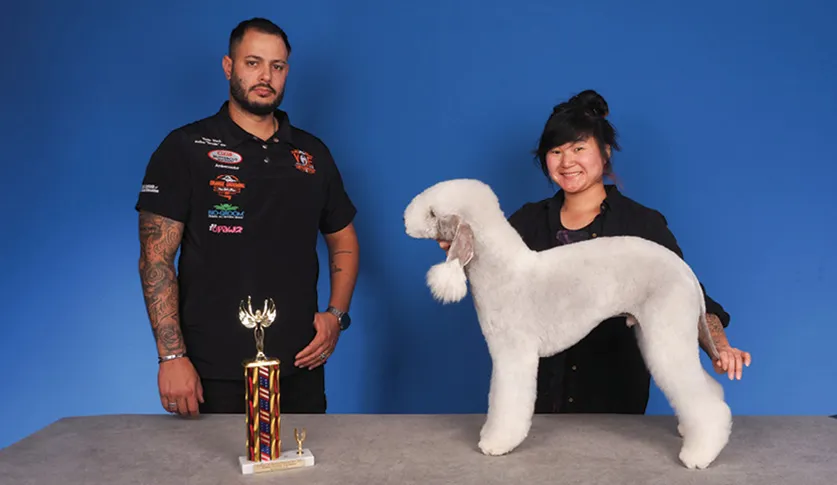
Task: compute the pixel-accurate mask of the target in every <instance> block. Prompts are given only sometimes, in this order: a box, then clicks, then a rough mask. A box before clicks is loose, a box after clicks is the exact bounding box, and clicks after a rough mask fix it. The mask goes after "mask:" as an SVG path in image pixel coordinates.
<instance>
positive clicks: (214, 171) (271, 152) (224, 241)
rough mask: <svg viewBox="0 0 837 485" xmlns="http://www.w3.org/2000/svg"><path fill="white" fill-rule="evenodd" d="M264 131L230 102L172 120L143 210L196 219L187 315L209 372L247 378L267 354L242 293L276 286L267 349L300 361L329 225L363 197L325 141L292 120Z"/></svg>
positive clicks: (196, 356) (186, 326) (182, 267)
mask: <svg viewBox="0 0 837 485" xmlns="http://www.w3.org/2000/svg"><path fill="white" fill-rule="evenodd" d="M275 116H276V118H277V120H278V121H279V129H278V130H277V131H276V133H275V134H274V136H272V137H270V138H269V139H268V140H266V141H263V140H261V139H258V138H257V137H255V136H253V135H251V134H249V133H247V132H246V131H244V130H243V129H242V128H241V127H239V126H238V125H237V124H235V123H234V122H233V120H232V119H231V118H230V116H229V113H228V103H224V104H223V106H222V107H221V109H220V110H219V111H218V112H217V113H216V114H215V115H213V116H210V117H208V118H204V119H202V120H199V121H196V122H193V123H190V124H188V125H185V126H182V127H179V128H177V129H175V130H173V131H172V132H170V133H169V134H168V135H167V136H166V137H165V139H164V140H163V141H162V143H161V144H160V145H159V147H158V148H157V149H156V151H155V152H154V153H153V155H152V156H151V159H150V161H149V163H148V166H147V169H146V172H145V177H144V179H143V182H142V189H141V191H140V194H139V199H138V202H137V204H136V209H137V210H144V211H149V212H153V213H156V214H159V215H162V216H165V217H168V218H171V219H174V220H176V221H180V222H183V223H184V224H185V230H184V235H183V240H182V245H181V248H180V259H179V261H178V272H179V295H180V320H181V328H182V331H183V336H184V340H185V343H186V347H187V352H188V354H189V356H190V359H191V360H192V362H193V363H194V365H195V367H196V369H197V370H198V373H199V374H200V375H201V377H203V378H224V379H240V378H242V376H243V373H244V371H243V368H242V362H243V361H244V360H246V359H250V358H252V357H254V356H255V355H256V347H255V339H254V336H253V331H252V330H248V329H246V328H244V326H243V325H241V323H240V322H239V318H238V307H239V302H240V301H241V300H244V299H246V298H247V296H248V295H249V296H251V297H252V302H253V310H256V309H257V308H262V307H263V305H264V301H265V299H267V298H273V300H274V302H275V304H276V309H277V316H276V320H275V321H274V322H273V324H272V325H271V326H270V327H269V328H267V330H266V331H265V338H264V342H265V353H266V354H267V355H268V356H270V357H274V358H278V359H280V360H281V361H282V366H281V372H282V373H283V375H287V374H290V373H292V372H293V371H294V370H295V369H294V367H293V362H294V355H295V354H296V353H297V352H299V351H300V350H302V348H304V347H305V346H306V345H308V343H309V342H310V341H311V339H313V338H314V335H315V329H314V327H313V323H312V322H313V317H314V313H315V312H316V311H317V310H318V296H317V280H318V276H319V261H318V258H317V252H316V246H317V240H318V235H319V233H324V234H327V233H332V232H335V231H337V230H340V229H342V228H344V227H346V226H347V225H348V224H349V223H350V222H351V221H352V220H353V218H354V216H355V213H356V209H355V206H354V205H353V204H352V201H351V199H350V198H349V196H348V195H347V193H346V191H345V189H344V187H343V182H342V179H341V176H340V172H339V171H338V169H337V166H336V164H335V162H334V160H333V159H332V156H331V153H330V152H329V150H328V148H327V147H326V145H325V144H324V143H323V142H322V141H321V140H319V139H318V138H317V137H315V136H313V135H311V134H310V133H307V132H305V131H303V130H301V129H299V128H296V127H294V126H293V125H291V124H290V120H289V118H288V116H287V114H286V113H284V112H282V111H280V110H277V111H276V112H275Z"/></svg>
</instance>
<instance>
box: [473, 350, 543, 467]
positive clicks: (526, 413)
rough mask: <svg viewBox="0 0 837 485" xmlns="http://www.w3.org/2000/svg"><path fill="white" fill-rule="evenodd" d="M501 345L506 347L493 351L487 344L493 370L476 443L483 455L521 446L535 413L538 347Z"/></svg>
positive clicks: (499, 452) (501, 452) (496, 453)
mask: <svg viewBox="0 0 837 485" xmlns="http://www.w3.org/2000/svg"><path fill="white" fill-rule="evenodd" d="M501 338H502V337H501ZM502 343H503V344H506V345H503V346H499V345H498V346H495V347H493V348H492V346H491V344H489V349H490V351H491V352H490V353H491V359H492V370H491V385H490V390H489V395H488V415H487V417H486V421H485V424H484V425H483V427H482V430H481V431H480V441H479V448H480V450H481V451H482V452H483V453H484V454H486V455H502V454H505V453H508V452H510V451H512V450H513V449H514V448H516V447H517V446H518V445H519V444H520V443H522V442H523V440H524V439H526V436H527V435H528V434H529V428H530V427H531V425H532V415H533V414H534V412H535V398H536V394H537V379H538V363H539V357H538V353H537V347H536V345H534V344H532V345H515V344H511V343H510V341H509V340H503V341H502Z"/></svg>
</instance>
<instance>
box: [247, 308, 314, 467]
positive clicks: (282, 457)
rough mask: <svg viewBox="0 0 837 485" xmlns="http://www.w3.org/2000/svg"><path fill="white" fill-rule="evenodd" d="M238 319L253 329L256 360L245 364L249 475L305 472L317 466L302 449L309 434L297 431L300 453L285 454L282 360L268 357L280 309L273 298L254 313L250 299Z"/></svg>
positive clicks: (290, 451)
mask: <svg viewBox="0 0 837 485" xmlns="http://www.w3.org/2000/svg"><path fill="white" fill-rule="evenodd" d="M238 319H239V320H240V321H241V324H242V325H244V327H245V328H248V329H253V333H254V336H255V338H256V357H255V358H254V359H252V360H248V361H245V362H244V381H245V382H244V386H245V398H244V399H245V404H246V407H247V409H246V412H245V420H246V424H247V440H246V444H247V455H246V456H241V457H239V462H240V464H241V472H242V473H243V474H245V475H249V474H253V473H261V472H266V471H273V470H285V469H290V468H301V467H306V466H312V465H313V464H314V455H313V454H311V451H310V450H307V449H303V448H302V441H303V440H304V439H305V431H304V430H303V432H302V433H301V434H300V433H299V432H297V430H294V438H295V439H296V441H297V450H295V451H293V450H289V451H286V452H283V451H282V439H281V436H280V431H281V425H280V421H281V413H280V411H279V364H280V362H279V360H278V359H273V358H269V357H267V356H266V355H265V353H264V332H265V329H266V328H268V327H270V325H271V324H272V323H273V320H274V319H276V305H275V304H274V303H273V299H272V298H269V299H267V300H265V302H264V308H263V309H261V310H256V311H255V312H254V311H253V305H252V302H251V301H250V297H249V296H248V297H247V301H246V305H245V302H244V301H243V300H242V301H241V303H240V304H239V307H238Z"/></svg>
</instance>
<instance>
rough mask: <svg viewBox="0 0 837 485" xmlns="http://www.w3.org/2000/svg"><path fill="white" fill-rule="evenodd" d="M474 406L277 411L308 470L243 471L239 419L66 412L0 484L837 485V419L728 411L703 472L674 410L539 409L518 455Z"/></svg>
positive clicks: (0, 467)
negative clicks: (726, 440) (729, 429)
mask: <svg viewBox="0 0 837 485" xmlns="http://www.w3.org/2000/svg"><path fill="white" fill-rule="evenodd" d="M483 419H484V417H483V416H481V415H354V414H347V415H333V414H332V415H318V416H304V415H285V416H283V417H282V439H283V449H293V448H295V447H296V444H295V443H294V441H293V428H294V427H295V426H300V427H301V426H304V427H306V428H307V431H308V439H307V440H306V442H305V444H304V446H305V447H306V448H309V449H310V450H311V451H312V452H313V454H314V456H315V457H316V464H315V466H313V467H311V468H303V469H296V470H285V471H278V472H271V473H268V474H258V475H247V476H244V475H241V471H240V468H239V463H238V457H239V456H240V455H242V454H243V450H244V418H243V416H234V415H232V416H231V415H207V416H201V417H200V418H196V419H191V420H184V419H180V418H177V417H174V416H166V415H147V416H143V415H140V416H137V415H127V416H97V417H79V418H66V419H62V420H59V421H57V422H55V423H53V424H51V425H50V426H47V427H46V428H44V429H42V430H40V431H38V432H36V433H34V434H32V435H31V436H28V437H26V438H25V439H22V440H20V441H19V442H17V443H15V444H13V445H11V446H9V447H7V448H5V449H3V450H0V484H2V485H17V484H39V485H47V484H53V483H54V484H60V485H72V484H89V485H93V484H100V483H101V484H109V485H126V484H158V483H160V484H163V483H170V484H178V485H185V484H200V485H209V484H225V485H229V484H236V483H248V484H256V483H258V484H262V483H280V484H288V485H290V484H320V483H333V484H340V485H354V484H384V483H393V484H413V483H415V484H422V485H431V484H470V483H476V484H480V485H489V484H494V483H502V484H518V483H519V484H525V485H531V484H536V483H554V484H558V483H561V484H576V483H578V484H581V483H584V484H597V483H602V484H624V483H641V484H661V485H677V484H685V483H694V484H715V483H724V484H735V485H744V484H751V483H752V484H757V485H771V484H782V485H788V484H790V485H815V484H829V485H834V484H837V420H835V419H832V418H828V417H788V416H779V417H755V416H754V417H743V416H738V417H736V419H735V427H734V432H733V436H732V438H731V441H730V444H729V445H728V447H727V448H726V449H725V451H724V452H723V453H722V454H721V456H720V457H719V459H718V460H717V461H716V462H715V463H714V464H713V465H712V467H710V468H709V469H706V470H687V469H685V468H683V467H682V466H681V464H680V462H679V461H678V460H677V453H678V451H679V445H680V441H679V437H678V436H677V434H676V429H675V424H674V423H675V422H674V419H673V417H670V416H602V415H598V416H578V415H575V416H567V415H549V416H535V420H534V423H533V426H532V431H531V433H530V435H529V438H528V439H527V440H526V441H524V443H523V444H522V445H521V446H520V447H519V448H518V449H517V450H515V451H514V452H513V453H512V454H510V455H506V456H502V457H488V456H484V455H482V454H481V453H479V451H478V450H477V448H476V440H477V437H478V435H479V429H480V426H481V425H482V422H483Z"/></svg>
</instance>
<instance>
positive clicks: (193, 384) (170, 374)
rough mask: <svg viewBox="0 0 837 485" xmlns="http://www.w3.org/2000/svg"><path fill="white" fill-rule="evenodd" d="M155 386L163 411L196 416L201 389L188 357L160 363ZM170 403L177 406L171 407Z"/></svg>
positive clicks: (200, 399)
mask: <svg viewBox="0 0 837 485" xmlns="http://www.w3.org/2000/svg"><path fill="white" fill-rule="evenodd" d="M157 385H158V387H159V389H160V404H162V405H163V409H165V410H166V411H168V412H170V413H177V414H179V415H181V416H197V415H198V402H201V403H202V402H203V387H202V386H201V380H200V378H199V377H198V373H197V371H196V370H195V367H194V366H193V365H192V361H190V360H189V358H188V357H180V358H177V359H173V360H168V361H165V362H161V363H160V370H159V371H158V372H157ZM171 403H176V404H177V405H176V406H172V405H171Z"/></svg>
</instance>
